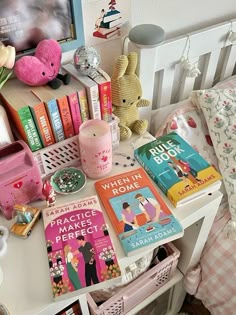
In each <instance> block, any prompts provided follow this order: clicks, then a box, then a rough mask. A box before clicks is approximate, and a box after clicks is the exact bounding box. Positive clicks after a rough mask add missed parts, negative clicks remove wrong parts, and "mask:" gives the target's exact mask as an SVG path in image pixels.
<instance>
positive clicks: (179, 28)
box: [131, 0, 236, 38]
mask: <svg viewBox="0 0 236 315" xmlns="http://www.w3.org/2000/svg"><path fill="white" fill-rule="evenodd" d="M131 1H132V17H131V23H132V26H135V25H137V24H143V23H144V24H145V23H152V24H157V25H160V26H161V27H162V28H163V29H164V30H165V31H166V33H167V38H170V37H175V36H178V35H182V34H185V33H188V32H191V31H194V30H197V29H199V28H203V27H206V26H210V25H213V24H216V23H220V22H224V21H226V20H230V19H232V18H235V17H236V1H235V0H131Z"/></svg>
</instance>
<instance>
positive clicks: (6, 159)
mask: <svg viewBox="0 0 236 315" xmlns="http://www.w3.org/2000/svg"><path fill="white" fill-rule="evenodd" d="M37 199H43V197H42V181H41V176H40V171H39V168H38V166H37V164H36V162H35V160H34V157H33V153H32V152H31V150H30V149H29V147H28V146H27V144H26V143H25V142H24V141H22V140H19V141H15V142H13V143H11V144H8V145H6V146H4V147H2V148H0V209H1V211H2V212H3V214H4V216H5V217H6V218H7V219H12V217H13V206H14V204H17V203H18V204H19V203H20V204H26V203H29V202H31V201H33V200H37Z"/></svg>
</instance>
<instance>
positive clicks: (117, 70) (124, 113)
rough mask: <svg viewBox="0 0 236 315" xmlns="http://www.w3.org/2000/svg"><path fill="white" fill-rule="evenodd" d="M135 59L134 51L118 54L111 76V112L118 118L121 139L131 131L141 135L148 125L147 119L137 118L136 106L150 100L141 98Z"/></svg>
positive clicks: (143, 104)
mask: <svg viewBox="0 0 236 315" xmlns="http://www.w3.org/2000/svg"><path fill="white" fill-rule="evenodd" d="M137 60H138V57H137V54H136V53H135V52H130V53H129V54H128V56H126V55H121V56H119V57H118V59H117V60H116V63H115V65H114V69H113V74H112V76H111V89H112V105H113V113H114V115H115V116H117V117H118V118H119V119H120V123H119V127H120V139H121V140H125V139H128V138H130V137H131V135H132V132H134V133H137V134H139V135H141V134H143V133H145V131H146V130H147V127H148V121H147V120H144V119H139V111H138V108H139V107H146V106H149V105H150V102H149V101H148V100H145V99H142V98H141V97H142V87H141V82H140V80H139V78H138V76H137V75H136V73H135V70H136V67H137Z"/></svg>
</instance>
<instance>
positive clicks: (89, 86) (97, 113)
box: [62, 63, 101, 119]
mask: <svg viewBox="0 0 236 315" xmlns="http://www.w3.org/2000/svg"><path fill="white" fill-rule="evenodd" d="M62 68H63V70H65V71H66V72H68V73H70V74H71V76H72V77H73V78H75V79H76V80H78V81H79V82H80V83H81V84H82V85H83V86H84V87H85V89H86V94H87V100H88V104H89V114H90V118H91V119H101V110H100V101H99V90H98V85H97V83H96V82H94V81H93V80H92V79H91V78H89V77H88V76H87V75H82V74H80V73H79V72H78V71H77V70H76V69H75V67H74V65H73V64H71V63H68V64H66V65H63V66H62Z"/></svg>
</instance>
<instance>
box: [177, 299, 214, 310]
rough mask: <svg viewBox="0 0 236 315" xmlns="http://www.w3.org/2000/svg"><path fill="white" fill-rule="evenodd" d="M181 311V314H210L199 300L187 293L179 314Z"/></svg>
mask: <svg viewBox="0 0 236 315" xmlns="http://www.w3.org/2000/svg"><path fill="white" fill-rule="evenodd" d="M181 313H182V315H185V314H186V315H211V313H210V312H209V311H208V310H207V309H206V308H205V307H204V305H203V304H202V302H201V301H200V300H197V299H195V298H193V297H191V296H189V295H187V296H186V298H185V301H184V304H183V306H182V308H181V311H180V313H179V314H181Z"/></svg>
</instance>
